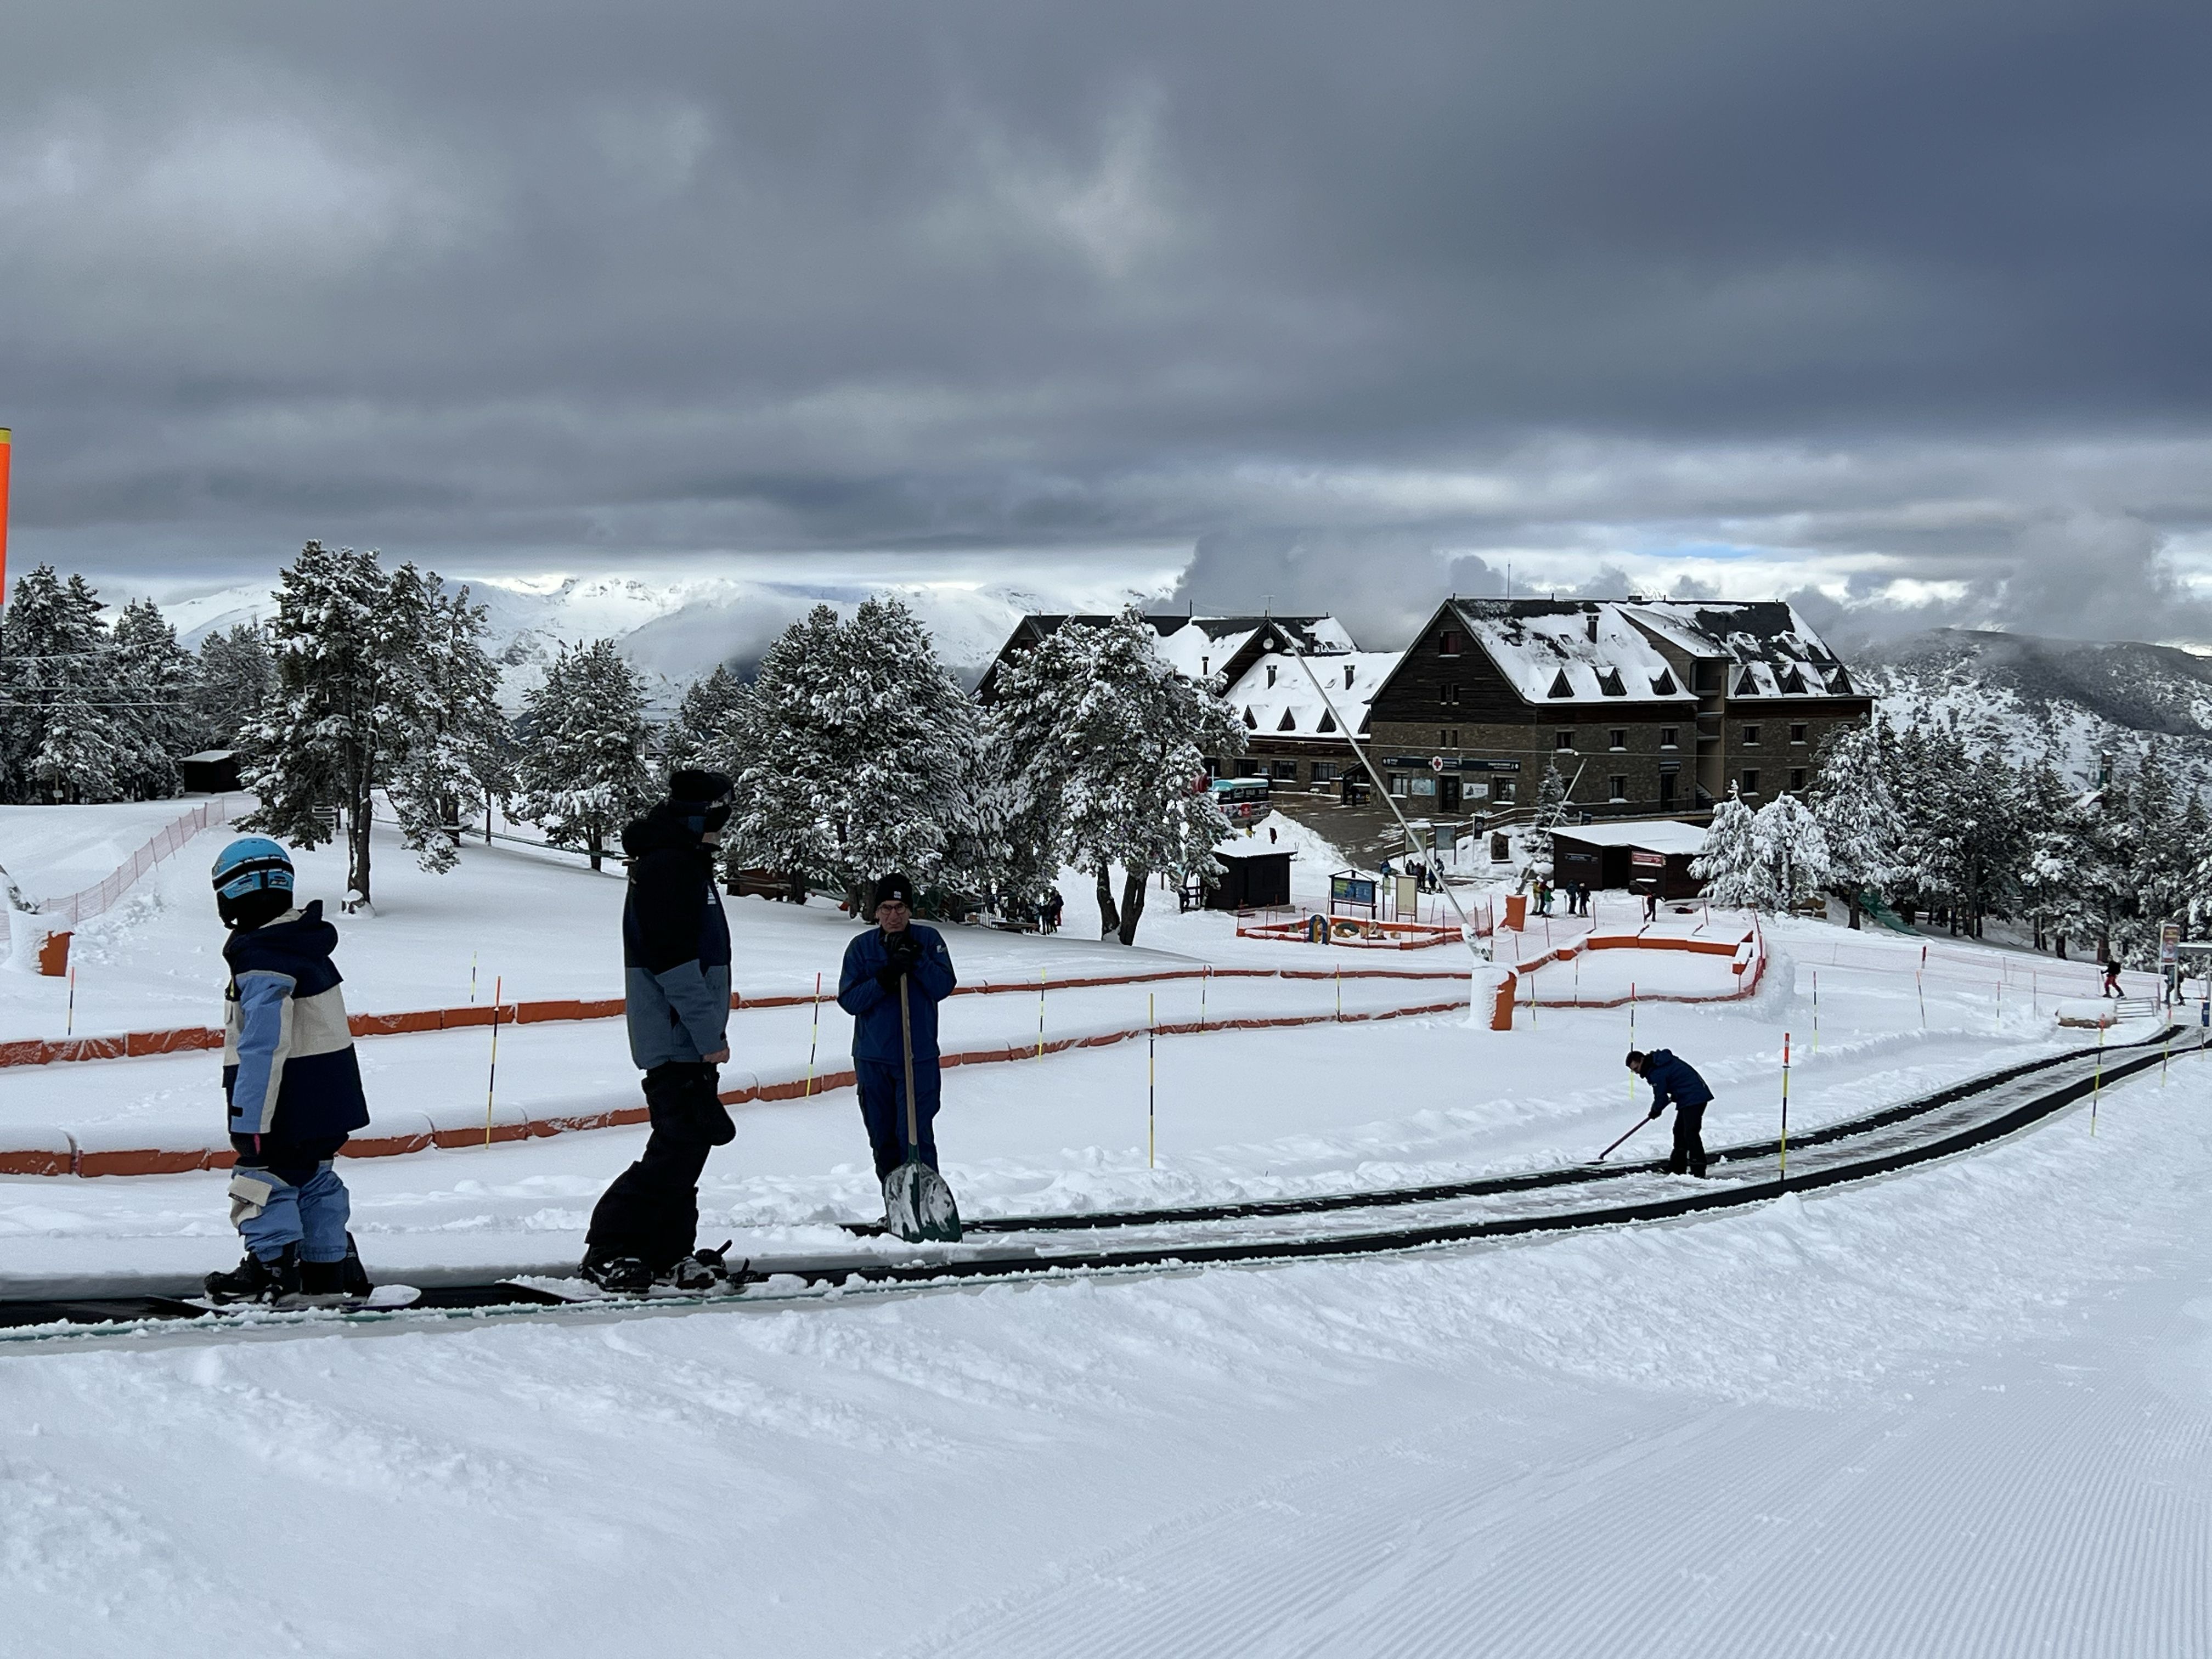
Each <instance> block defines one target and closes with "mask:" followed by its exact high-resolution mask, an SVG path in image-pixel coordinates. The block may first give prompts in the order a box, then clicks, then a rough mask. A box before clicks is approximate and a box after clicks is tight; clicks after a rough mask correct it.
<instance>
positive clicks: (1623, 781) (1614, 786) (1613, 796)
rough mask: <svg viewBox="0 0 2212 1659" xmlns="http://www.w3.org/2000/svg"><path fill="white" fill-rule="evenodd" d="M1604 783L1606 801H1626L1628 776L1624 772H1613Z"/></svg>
mask: <svg viewBox="0 0 2212 1659" xmlns="http://www.w3.org/2000/svg"><path fill="white" fill-rule="evenodd" d="M1606 791H1607V796H1606V798H1607V799H1608V800H1626V799H1628V775H1627V774H1626V772H1615V773H1614V774H1613V775H1612V776H1611V777H1609V778H1607V780H1606Z"/></svg>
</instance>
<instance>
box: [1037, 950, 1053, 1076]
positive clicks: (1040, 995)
mask: <svg viewBox="0 0 2212 1659" xmlns="http://www.w3.org/2000/svg"><path fill="white" fill-rule="evenodd" d="M1048 971H1050V970H1049V969H1043V968H1040V969H1037V1046H1036V1055H1035V1058H1036V1059H1038V1060H1042V1059H1043V1058H1044V976H1045V975H1046V974H1047V973H1048Z"/></svg>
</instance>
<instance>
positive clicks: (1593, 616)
mask: <svg viewBox="0 0 2212 1659" xmlns="http://www.w3.org/2000/svg"><path fill="white" fill-rule="evenodd" d="M1586 620H1587V621H1588V623H1589V636H1590V643H1591V644H1592V645H1595V644H1596V643H1597V612H1596V611H1591V612H1590V613H1589V617H1587V618H1586Z"/></svg>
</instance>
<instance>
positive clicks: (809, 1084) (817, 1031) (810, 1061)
mask: <svg viewBox="0 0 2212 1659" xmlns="http://www.w3.org/2000/svg"><path fill="white" fill-rule="evenodd" d="M821 1046H822V975H819V974H817V975H815V976H814V1035H813V1036H811V1037H809V1038H807V1040H806V1097H807V1098H808V1099H810V1100H811V1099H812V1098H813V1097H814V1056H815V1054H816V1052H817V1050H818V1049H819V1048H821Z"/></svg>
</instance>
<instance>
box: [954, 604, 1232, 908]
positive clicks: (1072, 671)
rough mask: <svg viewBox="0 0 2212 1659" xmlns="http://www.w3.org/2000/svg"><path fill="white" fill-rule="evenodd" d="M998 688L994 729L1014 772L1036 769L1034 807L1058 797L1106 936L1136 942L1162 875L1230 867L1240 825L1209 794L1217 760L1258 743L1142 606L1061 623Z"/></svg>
mask: <svg viewBox="0 0 2212 1659" xmlns="http://www.w3.org/2000/svg"><path fill="white" fill-rule="evenodd" d="M998 684H999V693H998V699H997V702H996V705H995V706H994V710H993V724H994V731H995V732H996V733H997V734H998V740H999V742H1000V744H1001V745H1002V747H1003V748H1004V750H1005V751H1006V754H1007V755H1008V756H1009V757H1011V761H1012V763H1011V764H1010V765H1009V766H1008V768H1007V772H1008V775H1010V776H1021V775H1022V774H1023V773H1024V772H1026V773H1027V774H1028V776H1027V777H1025V778H1024V790H1025V792H1026V793H1027V796H1028V800H1027V802H1026V803H1025V805H1026V807H1027V809H1028V810H1029V811H1034V810H1035V809H1036V805H1037V803H1039V802H1045V803H1049V806H1048V811H1049V812H1050V814H1051V815H1052V817H1054V818H1056V820H1057V823H1058V824H1059V833H1058V835H1057V836H1055V837H1054V840H1055V841H1056V842H1057V844H1058V847H1059V849H1060V856H1062V857H1063V858H1065V859H1066V861H1068V862H1069V863H1072V864H1073V865H1075V866H1077V867H1078V868H1080V869H1087V870H1090V871H1091V872H1093V875H1094V878H1095V879H1096V881H1097V884H1098V889H1099V912H1100V915H1101V917H1102V921H1103V919H1104V918H1109V917H1110V918H1112V921H1111V922H1110V923H1106V924H1105V927H1106V930H1107V931H1111V932H1112V933H1114V934H1115V936H1116V937H1117V938H1119V939H1121V943H1122V944H1124V945H1130V944H1133V943H1134V942H1135V940H1136V936H1137V927H1138V924H1139V921H1141V920H1142V918H1143V915H1144V910H1145V896H1146V885H1147V884H1148V882H1149V881H1150V878H1151V877H1152V872H1154V871H1157V870H1165V871H1168V872H1171V873H1173V874H1175V875H1176V876H1177V877H1178V878H1181V877H1185V876H1188V875H1192V874H1196V875H1198V876H1199V877H1200V878H1201V879H1206V878H1216V877H1218V874H1219V872H1220V867H1219V866H1218V864H1217V863H1216V862H1215V860H1214V858H1213V848H1214V847H1215V845H1216V844H1217V843H1218V842H1219V841H1220V840H1221V839H1222V837H1223V836H1225V835H1227V834H1228V832H1229V824H1228V822H1227V820H1226V819H1225V818H1224V817H1222V816H1221V812H1220V809H1219V808H1218V807H1217V806H1215V805H1214V804H1213V801H1212V797H1211V795H1210V793H1208V792H1207V791H1206V788H1205V786H1204V780H1205V775H1206V756H1207V755H1208V754H1215V755H1222V754H1229V755H1234V754H1239V753H1242V752H1243V749H1244V746H1245V741H1246V739H1245V730H1244V726H1243V723H1242V722H1241V721H1239V720H1238V719H1237V715H1236V714H1235V712H1234V711H1233V710H1232V709H1231V708H1230V707H1229V705H1228V704H1227V703H1226V702H1224V701H1223V700H1222V697H1221V696H1220V691H1221V684H1220V681H1219V678H1218V676H1217V677H1215V678H1213V679H1212V680H1209V681H1206V682H1205V683H1203V684H1201V683H1200V682H1197V681H1194V680H1192V679H1190V678H1188V677H1186V676H1185V675H1183V674H1182V673H1179V672H1178V671H1176V669H1174V668H1173V667H1171V666H1170V665H1169V664H1168V663H1167V662H1166V661H1165V660H1164V659H1162V658H1161V656H1160V654H1159V653H1158V650H1157V649H1156V648H1155V647H1154V636H1153V634H1152V629H1151V628H1150V626H1149V625H1147V624H1146V622H1145V619H1144V617H1143V616H1142V615H1141V614H1139V612H1138V611H1134V610H1130V611H1125V612H1123V613H1122V614H1121V616H1119V617H1115V619H1114V620H1113V621H1112V622H1110V623H1106V624H1104V625H1103V626H1094V625H1091V624H1085V623H1069V624H1066V625H1065V626H1063V627H1061V628H1060V629H1057V630H1055V631H1054V633H1053V634H1052V635H1049V636H1048V637H1047V638H1046V639H1044V640H1043V641H1040V642H1039V643H1038V645H1037V646H1036V647H1035V648H1034V649H1032V650H1031V651H1030V653H1029V654H1028V655H1027V656H1025V657H1024V658H1022V659H1020V660H1019V661H1018V662H1016V663H1014V664H1012V665H1009V666H1008V667H1007V668H1006V669H1004V670H1002V671H1000V676H999V682H998ZM1116 864H1118V865H1120V866H1121V867H1122V884H1121V902H1120V903H1119V904H1118V905H1116V904H1115V902H1114V898H1113V894H1112V890H1111V888H1110V885H1109V878H1110V872H1111V869H1112V867H1113V866H1115V865H1116Z"/></svg>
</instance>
